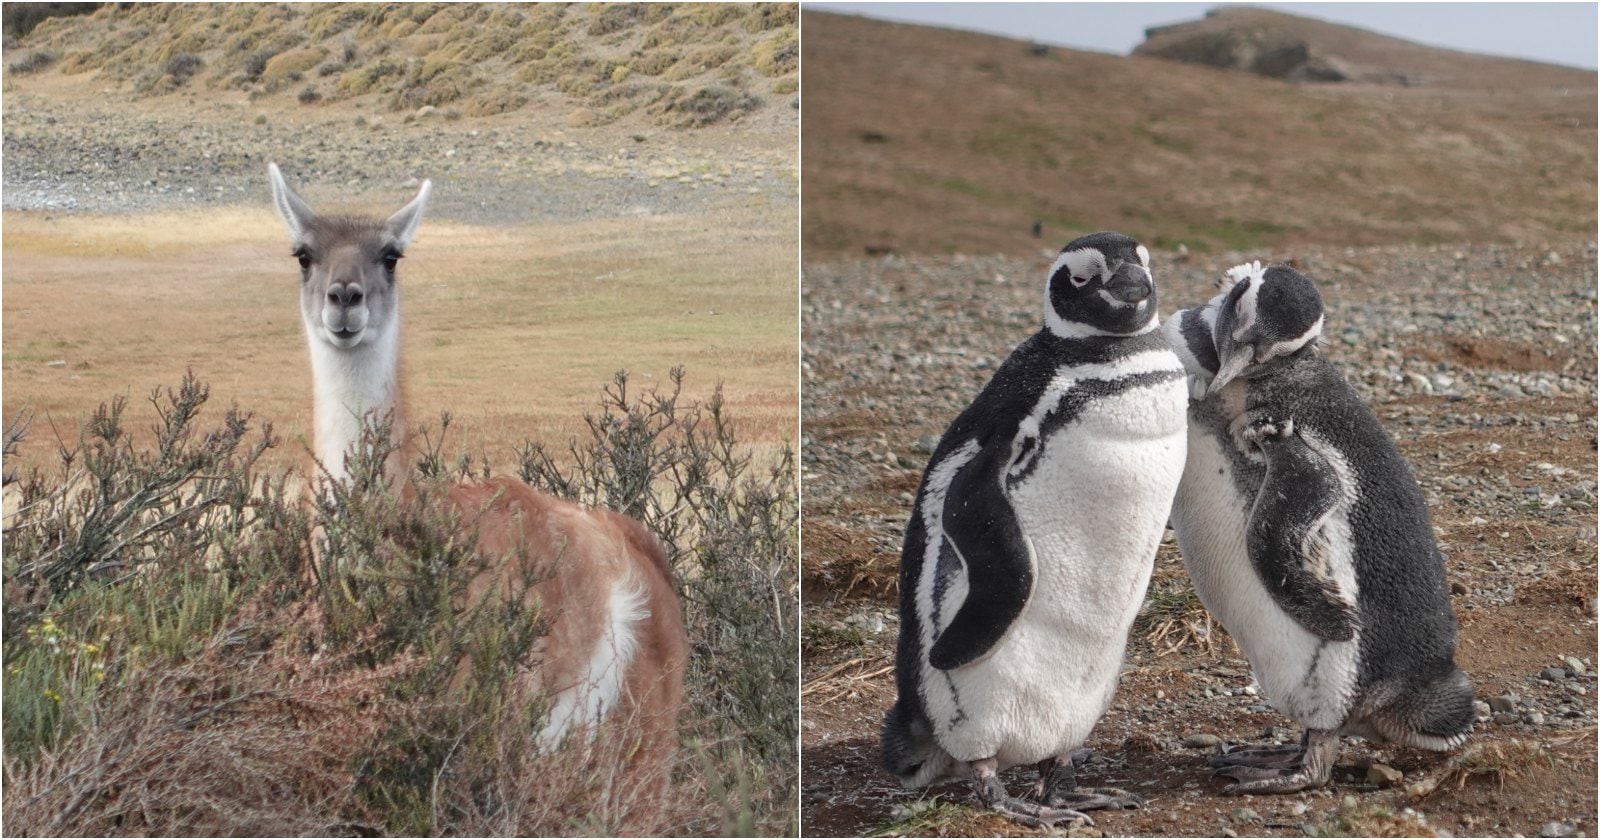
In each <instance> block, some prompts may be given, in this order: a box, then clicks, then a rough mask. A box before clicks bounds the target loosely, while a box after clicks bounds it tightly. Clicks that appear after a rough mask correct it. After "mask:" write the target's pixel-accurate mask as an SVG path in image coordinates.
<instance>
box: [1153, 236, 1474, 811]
mask: <svg viewBox="0 0 1600 840" xmlns="http://www.w3.org/2000/svg"><path fill="white" fill-rule="evenodd" d="M1221 288H1222V291H1221V294H1219V295H1217V296H1216V297H1215V298H1213V299H1212V300H1211V302H1210V303H1208V304H1206V305H1205V306H1204V307H1199V308H1195V309H1186V310H1182V311H1180V312H1177V313H1174V315H1173V316H1172V318H1171V319H1169V320H1168V321H1167V324H1166V325H1165V326H1164V327H1163V328H1162V332H1164V333H1166V334H1167V336H1168V338H1169V339H1170V340H1171V341H1172V343H1173V345H1174V347H1175V348H1176V349H1177V351H1178V355H1179V357H1180V358H1182V359H1183V361H1184V365H1185V367H1186V368H1187V369H1188V370H1189V372H1190V373H1191V374H1192V376H1193V379H1192V383H1193V386H1192V393H1193V395H1194V397H1195V399H1194V401H1193V402H1192V403H1191V404H1190V406H1189V447H1188V450H1189V461H1188V465H1187V466H1186V467H1185V469H1184V473H1183V482H1182V484H1181V485H1180V486H1179V488H1178V497H1177V500H1176V502H1175V503H1174V505H1173V511H1172V526H1173V529H1174V530H1175V531H1176V532H1177V536H1178V548H1179V550H1180V551H1181V552H1182V553H1183V561H1184V565H1185V566H1187V567H1188V570H1189V575H1190V577H1191V578H1192V579H1193V580H1194V587H1195V590H1196V592H1198V593H1199V595H1200V600H1201V601H1202V602H1204V604H1205V606H1206V609H1208V610H1210V611H1211V614H1212V615H1214V616H1216V618H1217V620H1218V621H1219V622H1221V624H1222V626H1223V627H1225V628H1227V631H1228V634H1229V635H1231V636H1232V637H1233V638H1234V640H1235V641H1237V642H1238V643H1239V647H1240V649H1241V650H1243V651H1244V654H1245V656H1246V657H1248V658H1249V660H1250V667H1251V669H1252V670H1253V671H1254V672H1255V677H1256V680H1257V681H1258V682H1259V683H1260V684H1261V688H1262V689H1263V691H1264V693H1265V694H1266V696H1267V698H1268V699H1269V700H1270V701H1271V702H1272V704H1273V705H1274V706H1276V707H1277V708H1278V710H1279V711H1281V712H1283V713H1284V714H1286V715H1288V716H1290V717H1292V718H1294V719H1295V720H1297V721H1298V722H1299V723H1300V724H1301V725H1302V726H1304V727H1305V730H1306V731H1305V735H1304V737H1303V738H1302V741H1301V744H1300V745H1299V746H1287V747H1251V748H1242V749H1236V750H1234V751H1232V752H1229V753H1227V754H1225V755H1220V756H1213V757H1212V759H1211V763H1212V764H1213V765H1214V766H1218V767H1220V768H1221V769H1219V770H1218V771H1217V774H1218V775H1221V776H1227V777H1230V778H1232V779H1234V780H1235V782H1236V784H1232V785H1229V786H1228V787H1227V788H1226V789H1224V793H1290V792H1293V791H1298V790H1304V789H1306V788H1312V787H1318V786H1320V785H1323V784H1325V783H1326V782H1327V781H1328V778H1329V776H1330V774H1331V773H1332V770H1333V762H1334V759H1335V757H1336V756H1337V754H1338V747H1339V736H1340V735H1341V734H1349V735H1359V736H1363V737H1367V738H1373V739H1376V740H1390V741H1396V742H1399V743H1403V744H1409V745H1412V746H1416V747H1422V748H1424V749H1430V750H1444V749H1451V748H1453V747H1456V746H1458V745H1459V744H1461V743H1462V742H1463V741H1465V740H1466V737H1467V732H1468V730H1469V729H1470V728H1471V726H1472V720H1473V709H1472V685H1471V683H1470V682H1469V681H1468V680H1467V677H1466V675H1465V674H1463V673H1462V672H1461V671H1460V669H1458V668H1457V667H1456V664H1455V661H1454V655H1455V646H1456V620H1455V614H1454V613H1453V612H1452V611H1451V608H1450V596H1449V591H1448V590H1447V588H1446V583H1445V575H1444V560H1443V557H1441V555H1440V554H1439V549H1438V547H1437V546H1436V545H1435V544H1434V540H1433V529H1432V526H1430V525H1429V523H1428V507H1427V503H1426V502H1425V501H1424V500H1423V497H1422V492H1421V490H1420V489H1419V488H1418V487H1417V482H1416V479H1415V478H1414V477H1412V474H1411V471H1410V469H1409V468H1408V467H1407V465H1406V462H1405V461H1404V460H1403V459H1402V458H1401V457H1400V453H1399V452H1398V451H1397V450H1396V449H1395V446H1394V442H1393V441H1392V440H1390V438H1389V436H1388V434H1387V433H1386V432H1385V431H1384V429H1383V426H1382V425H1381V424H1380V423H1379V421H1378V418H1377V416H1376V415H1374V414H1373V413H1372V411H1371V410H1370V409H1369V408H1368V407H1367V406H1366V405H1365V404H1364V403H1363V402H1362V401H1361V398H1360V397H1359V396H1358V395H1357V394H1356V392H1355V390H1354V389H1352V388H1351V387H1350V385H1349V384H1348V383H1346V382H1345V380H1344V377H1343V376H1341V375H1340V374H1339V371H1338V369H1337V368H1335V367H1334V365H1333V364H1332V363H1331V362H1329V361H1328V360H1327V359H1325V358H1324V357H1322V356H1321V355H1320V354H1319V353H1318V343H1319V341H1320V336H1321V333H1322V298H1321V296H1320V295H1319V294H1318V292H1317V287H1316V285H1315V284H1314V283H1312V282H1311V280H1310V279H1308V278H1306V277H1305V276H1303V275H1301V274H1300V273H1299V272H1296V271H1295V270H1294V269H1291V268H1289V267H1287V266H1281V265H1275V266H1272V267H1270V268H1267V269H1265V270H1263V269H1262V268H1261V265H1260V263H1251V264H1247V265H1242V266H1237V267H1235V268H1233V269H1230V270H1229V271H1228V272H1227V274H1226V276H1225V277H1224V279H1223V281H1222V284H1221Z"/></svg>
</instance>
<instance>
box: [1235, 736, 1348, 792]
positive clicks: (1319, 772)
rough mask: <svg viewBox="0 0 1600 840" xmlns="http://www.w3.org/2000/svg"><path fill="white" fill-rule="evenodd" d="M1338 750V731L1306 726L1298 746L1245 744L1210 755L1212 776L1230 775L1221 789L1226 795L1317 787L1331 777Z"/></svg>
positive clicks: (1291, 790)
mask: <svg viewBox="0 0 1600 840" xmlns="http://www.w3.org/2000/svg"><path fill="white" fill-rule="evenodd" d="M1338 754H1339V733H1338V732H1336V731H1334V730H1331V729H1308V730H1306V734H1305V737H1304V738H1303V739H1302V741H1301V744H1300V745H1299V746H1283V747H1270V746H1263V747H1246V748H1243V749H1237V750H1233V751H1230V752H1228V753H1226V754H1224V755H1217V756H1212V757H1211V758H1210V759H1208V760H1207V763H1209V764H1211V765H1212V766H1214V767H1217V768H1218V769H1217V771H1216V772H1215V773H1214V774H1213V775H1214V776H1220V777H1223V778H1228V779H1233V780H1234V784H1231V785H1228V786H1227V787H1225V788H1223V789H1222V793H1223V794H1224V795H1226V796H1238V795H1240V794H1246V793H1296V792H1298V791H1302V790H1308V789H1310V788H1318V787H1322V786H1323V785H1325V784H1327V783H1328V780H1329V779H1331V778H1332V777H1333V761H1334V759H1335V758H1336V757H1337V756H1338Z"/></svg>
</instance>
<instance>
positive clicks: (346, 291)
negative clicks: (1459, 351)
mask: <svg viewBox="0 0 1600 840" xmlns="http://www.w3.org/2000/svg"><path fill="white" fill-rule="evenodd" d="M328 302H329V303H332V304H337V305H338V306H341V307H344V308H346V309H348V308H350V307H352V306H355V305H356V304H358V303H360V302H361V287H360V286H357V285H356V284H354V283H335V284H333V285H332V286H329V287H328Z"/></svg>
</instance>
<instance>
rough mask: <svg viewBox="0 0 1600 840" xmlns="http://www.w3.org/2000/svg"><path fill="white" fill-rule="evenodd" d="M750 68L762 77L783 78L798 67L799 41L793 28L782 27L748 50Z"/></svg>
mask: <svg viewBox="0 0 1600 840" xmlns="http://www.w3.org/2000/svg"><path fill="white" fill-rule="evenodd" d="M750 66H751V67H754V68H755V69H756V72H758V73H760V74H761V75H763V76H773V77H776V76H783V75H787V74H789V73H793V72H794V71H795V70H796V69H798V68H799V66H800V40H799V38H798V37H797V36H796V35H795V31H794V27H784V28H782V29H779V30H777V31H775V32H773V33H772V34H770V35H768V36H766V37H764V38H762V39H761V40H760V41H757V42H756V44H755V46H753V47H751V48H750Z"/></svg>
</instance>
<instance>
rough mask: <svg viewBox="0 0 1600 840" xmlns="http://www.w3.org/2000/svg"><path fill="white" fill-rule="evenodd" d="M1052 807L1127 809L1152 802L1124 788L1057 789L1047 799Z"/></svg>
mask: <svg viewBox="0 0 1600 840" xmlns="http://www.w3.org/2000/svg"><path fill="white" fill-rule="evenodd" d="M1045 804H1046V805H1048V806H1049V807H1051V808H1065V807H1069V806H1070V807H1071V808H1073V809H1074V810H1078V811H1089V810H1094V809H1100V808H1104V809H1107V810H1112V809H1125V808H1143V807H1145V806H1146V805H1148V804H1150V803H1149V802H1148V801H1146V800H1145V798H1144V797H1142V796H1140V795H1138V794H1136V793H1130V792H1128V791H1125V790H1122V789H1121V788H1077V789H1075V790H1070V791H1056V792H1054V793H1052V794H1051V795H1050V797H1049V798H1048V799H1046V800H1045Z"/></svg>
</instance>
